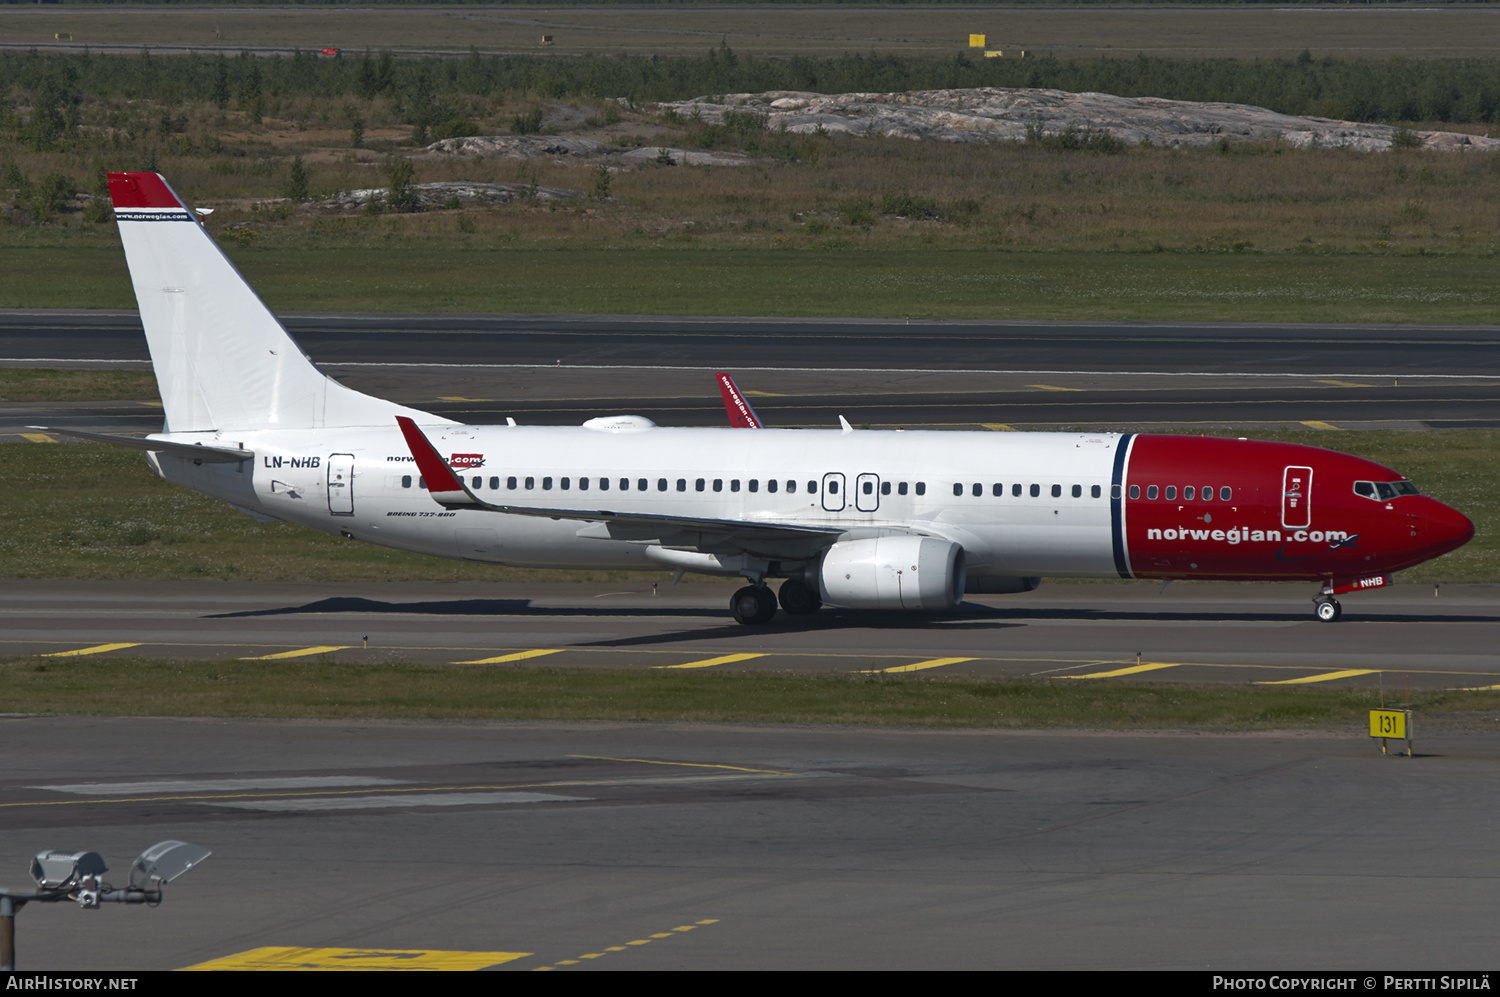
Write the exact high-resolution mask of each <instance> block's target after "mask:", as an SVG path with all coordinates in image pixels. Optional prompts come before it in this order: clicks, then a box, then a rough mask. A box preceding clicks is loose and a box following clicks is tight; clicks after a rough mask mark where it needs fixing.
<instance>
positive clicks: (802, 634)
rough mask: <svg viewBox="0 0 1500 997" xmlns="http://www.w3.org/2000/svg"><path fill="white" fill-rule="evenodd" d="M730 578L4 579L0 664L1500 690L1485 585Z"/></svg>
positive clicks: (1495, 633) (1497, 625) (0, 586)
mask: <svg viewBox="0 0 1500 997" xmlns="http://www.w3.org/2000/svg"><path fill="white" fill-rule="evenodd" d="M736 587H738V583H733V582H730V583H716V582H700V583H695V584H684V585H681V586H676V587H673V586H670V585H668V584H666V583H665V582H663V583H661V584H660V586H659V588H658V590H657V591H658V594H656V595H652V593H651V586H650V585H649V583H644V582H633V583H613V584H592V583H576V584H570V583H553V584H514V583H507V584H484V583H478V582H458V583H401V584H398V583H389V584H369V583H366V584H357V585H343V584H338V583H319V584H311V583H309V584H284V583H253V582H158V583H141V582H62V581H39V580H28V581H3V582H0V607H3V608H0V655H4V656H21V655H54V656H59V657H77V656H99V657H120V656H137V655H139V656H146V657H153V658H170V659H183V660H199V661H201V660H213V659H223V658H244V659H257V658H322V659H326V660H330V661H340V662H369V663H380V662H419V663H423V664H464V663H492V664H515V665H523V666H530V665H546V666H549V667H563V668H567V667H582V668H626V669H636V670H650V669H658V668H690V669H719V670H726V669H733V670H753V671H773V672H777V671H793V672H819V673H821V672H831V671H836V672H846V673H855V672H871V671H885V672H889V673H892V674H910V673H917V672H920V673H922V674H924V675H928V676H936V675H986V676H1027V677H1036V678H1057V677H1069V678H1078V679H1087V680H1090V681H1101V682H1112V681H1151V682H1229V683H1246V682H1256V683H1277V684H1333V685H1342V686H1357V687H1374V686H1376V685H1378V684H1381V683H1384V685H1385V686H1386V687H1388V688H1389V687H1394V686H1397V685H1401V684H1404V683H1405V682H1407V681H1410V683H1411V685H1412V686H1413V687H1415V688H1485V687H1495V686H1500V658H1497V657H1496V656H1495V653H1494V649H1495V647H1496V646H1497V645H1500V609H1497V600H1496V595H1497V593H1496V591H1495V587H1494V586H1486V585H1449V586H1444V587H1443V588H1442V589H1440V590H1435V589H1434V588H1433V587H1431V586H1421V585H1396V586H1392V587H1391V588H1388V589H1385V590H1381V591H1375V592H1366V593H1359V594H1356V595H1350V596H1347V597H1345V598H1344V599H1343V600H1342V601H1343V604H1344V617H1343V619H1342V620H1340V621H1339V622H1337V623H1322V622H1318V621H1317V620H1315V619H1314V617H1313V614H1312V602H1311V600H1312V598H1313V596H1314V595H1316V586H1314V585H1309V584H1294V583H1277V584H1260V585H1256V584H1225V583H1197V584H1194V583H1188V582H1177V583H1173V584H1171V585H1169V586H1167V587H1166V589H1165V591H1163V590H1162V589H1161V586H1160V585H1159V584H1158V583H1154V582H1150V583H1111V584H1087V583H1079V584H1062V583H1052V582H1049V583H1047V584H1045V585H1043V587H1042V588H1040V589H1038V590H1037V591H1035V592H1031V593H1026V594H1024V595H1016V596H977V597H971V598H970V599H969V600H968V602H966V604H965V606H964V607H963V609H962V610H960V611H958V612H954V613H948V614H911V613H907V614H900V615H898V616H895V617H893V616H891V615H890V614H881V613H872V612H856V611H846V610H831V609H824V610H822V611H821V612H819V613H817V614H816V615H814V616H812V617H791V616H788V615H787V614H785V613H778V615H777V617H776V618H775V620H773V621H772V622H771V623H770V624H768V625H765V626H759V627H746V626H741V625H740V624H737V623H735V622H734V621H733V620H732V619H731V618H730V615H729V611H728V602H729V595H730V593H731V592H733V591H734V590H735V588H736Z"/></svg>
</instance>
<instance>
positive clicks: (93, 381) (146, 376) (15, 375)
mask: <svg viewBox="0 0 1500 997" xmlns="http://www.w3.org/2000/svg"><path fill="white" fill-rule="evenodd" d="M159 398H160V395H159V394H158V392H157V390H156V375H155V374H153V373H151V372H150V371H149V370H50V369H45V368H39V367H0V402H103V401H148V402H154V401H157V400H158V399H159Z"/></svg>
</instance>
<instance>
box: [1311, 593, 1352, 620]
mask: <svg viewBox="0 0 1500 997" xmlns="http://www.w3.org/2000/svg"><path fill="white" fill-rule="evenodd" d="M1313 612H1314V613H1316V614H1317V615H1318V619H1320V620H1322V621H1323V622H1324V623H1332V622H1333V621H1334V620H1337V619H1338V618H1339V617H1340V616H1343V615H1344V607H1343V606H1340V605H1339V601H1338V600H1337V599H1335V598H1334V597H1333V596H1332V594H1330V593H1329V592H1327V591H1325V592H1323V593H1322V594H1321V595H1319V596H1318V597H1317V598H1316V599H1314V600H1313Z"/></svg>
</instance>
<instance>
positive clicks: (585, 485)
mask: <svg viewBox="0 0 1500 997" xmlns="http://www.w3.org/2000/svg"><path fill="white" fill-rule="evenodd" d="M578 490H579V491H581V492H586V491H588V490H589V479H588V478H579V479H578Z"/></svg>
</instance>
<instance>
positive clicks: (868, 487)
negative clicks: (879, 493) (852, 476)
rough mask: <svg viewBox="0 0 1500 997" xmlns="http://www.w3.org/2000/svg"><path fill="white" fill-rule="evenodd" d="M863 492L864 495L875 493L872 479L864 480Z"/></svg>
mask: <svg viewBox="0 0 1500 997" xmlns="http://www.w3.org/2000/svg"><path fill="white" fill-rule="evenodd" d="M865 494H866V495H874V494H875V482H873V481H866V482H865Z"/></svg>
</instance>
